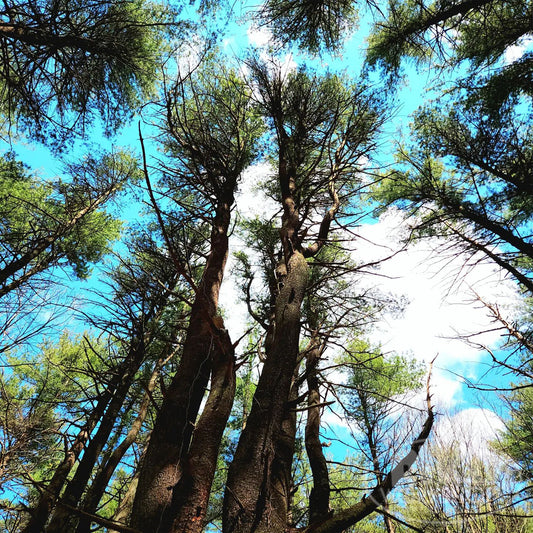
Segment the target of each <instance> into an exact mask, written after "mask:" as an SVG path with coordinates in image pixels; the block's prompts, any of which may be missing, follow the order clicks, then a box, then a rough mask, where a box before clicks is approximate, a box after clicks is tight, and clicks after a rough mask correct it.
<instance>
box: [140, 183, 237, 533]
mask: <svg viewBox="0 0 533 533" xmlns="http://www.w3.org/2000/svg"><path fill="white" fill-rule="evenodd" d="M227 196H228V198H226V199H225V200H224V201H221V202H220V204H219V205H218V207H217V213H216V216H215V220H214V223H213V229H212V232H211V250H210V254H209V256H208V259H207V264H206V267H205V269H204V273H203V276H202V280H201V282H200V284H199V285H198V290H197V293H196V298H195V301H194V304H193V306H192V309H191V317H190V322H189V327H188V330H187V336H186V338H185V343H184V346H183V353H182V355H181V360H180V363H179V366H178V369H177V371H176V374H175V376H174V378H173V380H172V383H171V384H170V386H169V388H168V390H167V391H166V393H165V397H164V399H163V404H162V405H161V408H160V411H159V414H158V417H157V420H156V423H155V426H154V429H153V431H152V437H151V439H150V443H149V445H148V449H147V451H146V456H145V460H144V462H143V465H142V467H141V471H140V475H139V485H138V487H137V494H136V496H135V502H134V505H133V512H132V517H131V525H132V526H133V527H135V528H136V529H139V530H140V531H146V532H152V531H154V530H157V531H159V532H165V531H169V530H170V528H171V527H172V522H173V521H174V518H175V517H176V514H177V511H178V510H177V509H176V508H175V507H174V506H173V505H172V499H173V491H174V489H175V488H176V486H177V484H178V483H179V481H180V479H181V477H182V472H183V465H184V463H185V461H186V459H187V454H188V452H189V446H190V443H191V438H192V434H193V430H194V428H195V424H196V418H197V416H198V412H199V410H200V404H201V402H202V399H203V397H204V394H205V390H206V387H207V384H208V381H209V376H210V373H211V368H212V364H213V358H214V357H216V356H217V354H220V353H221V352H222V353H224V340H223V339H224V336H225V335H227V333H226V331H225V330H224V329H223V324H222V321H221V319H220V317H217V316H216V313H217V308H218V295H219V291H220V285H221V283H222V278H223V275H224V267H225V265H226V259H227V255H228V230H229V224H230V216H231V205H232V203H233V194H232V192H231V193H229V194H228V195H227Z"/></svg>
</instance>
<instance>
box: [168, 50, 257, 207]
mask: <svg viewBox="0 0 533 533" xmlns="http://www.w3.org/2000/svg"><path fill="white" fill-rule="evenodd" d="M166 105H167V109H168V111H167V112H168V130H167V131H168V136H167V141H166V146H167V150H168V153H169V155H170V156H171V157H172V160H173V161H172V163H171V164H172V166H173V168H174V169H175V170H174V171H173V172H172V174H171V175H170V176H169V178H170V179H169V180H167V184H169V185H173V187H176V186H177V185H178V184H179V185H178V187H185V188H186V190H187V191H190V192H191V193H192V194H194V195H198V194H199V195H200V196H201V197H203V198H204V199H210V200H213V199H215V198H220V194H221V193H222V192H223V191H225V190H226V189H227V192H226V193H225V194H226V195H227V194H229V193H230V191H231V194H232V191H233V189H234V188H235V183H236V181H237V179H238V178H239V177H240V174H241V173H242V171H243V170H244V169H245V168H246V167H247V166H248V165H249V164H250V163H251V162H252V161H253V160H254V159H255V157H256V156H257V148H258V140H259V138H260V137H261V135H262V134H263V132H264V124H263V121H262V119H261V117H260V115H259V114H258V112H257V107H256V106H255V105H253V102H252V99H251V92H250V88H249V87H248V85H247V84H246V83H245V81H244V80H243V79H242V78H241V77H240V76H239V75H238V74H237V73H236V72H235V71H234V70H232V69H230V68H228V67H226V66H225V63H224V60H222V59H221V57H220V56H219V55H217V54H216V53H212V54H210V55H209V56H208V57H206V58H205V59H204V60H203V61H202V64H201V65H200V66H199V67H198V68H197V69H196V70H194V71H193V72H191V73H190V75H186V76H184V77H183V78H178V80H177V81H176V83H175V84H174V87H173V89H172V90H171V91H170V92H169V95H168V96H167V103H166ZM176 178H177V179H176ZM204 202H205V200H204Z"/></svg>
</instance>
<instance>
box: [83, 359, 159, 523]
mask: <svg viewBox="0 0 533 533" xmlns="http://www.w3.org/2000/svg"><path fill="white" fill-rule="evenodd" d="M168 359H169V358H165V359H160V360H159V361H158V362H157V364H156V366H155V368H154V371H153V372H152V375H151V377H150V380H149V381H148V385H147V386H146V393H145V395H144V397H143V399H142V402H141V405H140V406H139V412H138V414H137V418H136V419H135V420H134V422H133V424H132V425H131V427H130V430H129V431H128V434H127V435H126V436H125V437H124V439H123V440H122V442H121V443H120V444H119V445H118V446H117V447H116V448H115V449H114V450H113V452H112V453H111V455H110V456H109V458H108V459H107V461H106V462H105V464H104V465H102V468H101V469H100V470H99V471H98V473H97V474H96V476H95V478H94V480H93V482H92V484H91V487H90V488H89V490H88V492H87V496H86V497H85V500H84V502H83V510H84V511H85V512H86V513H88V514H96V511H97V509H98V504H99V503H100V500H101V499H102V497H103V495H104V493H105V489H106V487H107V485H108V483H109V480H110V479H111V476H112V475H113V473H114V471H115V470H116V468H117V466H118V465H119V463H120V461H121V460H122V458H123V457H124V454H125V453H126V452H127V450H128V449H129V447H130V446H131V445H132V444H133V443H134V442H135V439H136V438H137V435H138V434H139V431H140V430H141V427H142V424H143V422H144V419H145V418H146V415H147V413H148V408H149V407H150V402H151V401H152V400H151V393H152V392H153V390H154V389H155V387H156V385H157V378H158V377H159V373H160V371H161V368H162V367H163V365H164V364H165V363H166V362H167V361H168ZM121 518H122V519H124V518H125V517H121ZM90 529H91V521H90V520H86V519H83V518H82V519H80V522H79V524H78V528H77V529H76V533H89V531H90Z"/></svg>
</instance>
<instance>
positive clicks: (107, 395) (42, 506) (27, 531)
mask: <svg viewBox="0 0 533 533" xmlns="http://www.w3.org/2000/svg"><path fill="white" fill-rule="evenodd" d="M112 393H113V391H112V389H111V388H108V389H107V390H106V391H105V392H104V393H103V394H102V395H101V396H100V398H99V400H98V403H97V404H96V408H95V409H94V410H93V411H92V412H91V414H90V416H89V419H88V420H87V422H86V424H85V426H84V427H83V428H82V429H81V430H80V432H79V433H78V435H77V436H76V438H75V440H74V442H73V443H72V445H71V447H70V448H69V449H68V451H67V452H66V453H65V458H64V459H63V461H62V462H61V464H60V465H59V466H58V467H57V468H56V470H55V472H54V475H53V476H52V479H51V480H50V483H48V485H47V486H46V487H45V488H44V489H43V491H42V493H41V496H40V498H39V501H38V502H37V505H36V506H35V507H34V508H33V509H32V510H30V514H31V518H30V520H29V522H28V523H27V524H26V526H25V527H24V529H23V530H22V533H42V531H43V530H44V525H45V524H46V521H47V520H48V517H49V515H50V512H51V511H52V509H53V507H54V505H55V503H56V500H57V498H58V497H59V494H60V492H61V490H62V488H63V485H64V484H65V482H66V480H67V477H68V475H69V474H70V471H71V470H72V467H73V466H74V464H75V463H76V460H77V458H78V456H79V455H80V453H81V452H82V450H83V449H84V447H85V444H86V442H87V440H88V439H89V436H90V435H91V433H92V431H93V429H94V428H95V427H96V425H97V424H98V422H99V420H100V418H101V417H102V416H103V414H104V412H105V409H106V407H107V404H108V403H109V401H110V399H111V396H112Z"/></svg>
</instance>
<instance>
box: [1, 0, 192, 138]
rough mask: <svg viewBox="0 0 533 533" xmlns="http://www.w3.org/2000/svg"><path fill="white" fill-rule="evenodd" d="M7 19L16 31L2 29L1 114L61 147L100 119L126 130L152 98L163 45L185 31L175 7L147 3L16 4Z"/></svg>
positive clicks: (55, 0)
mask: <svg viewBox="0 0 533 533" xmlns="http://www.w3.org/2000/svg"><path fill="white" fill-rule="evenodd" d="M2 16H3V17H5V18H6V19H7V20H8V21H9V24H11V25H12V26H9V24H6V25H4V26H3V28H2V31H1V34H2V38H3V42H4V44H5V46H3V47H2V52H1V54H0V65H1V68H0V101H1V103H2V110H3V112H4V114H5V115H6V116H7V117H8V118H9V119H12V118H13V119H15V120H16V121H18V122H17V126H18V127H23V128H25V129H26V130H27V131H29V132H30V133H31V134H32V135H34V136H36V137H37V138H38V139H40V140H41V141H44V142H47V143H49V144H52V145H56V147H57V146H61V145H62V144H63V143H64V141H65V140H68V139H69V138H71V137H72V128H75V129H76V130H78V131H80V130H81V131H82V132H84V131H85V128H86V126H88V125H89V124H90V123H91V122H92V119H93V118H94V117H95V116H97V115H99V116H100V117H102V119H103V121H104V125H105V129H106V131H107V133H111V132H113V131H115V129H116V128H117V127H118V126H120V125H121V124H123V123H124V121H125V120H126V119H128V118H129V117H130V116H131V113H132V111H133V110H135V109H137V108H138V107H139V105H140V104H142V103H144V102H145V101H146V99H147V98H149V97H150V96H152V95H153V94H154V89H155V82H156V80H157V79H158V77H159V76H158V70H159V68H160V64H161V62H162V54H163V52H164V50H165V48H166V46H167V45H166V41H167V39H169V37H171V36H172V35H173V34H174V33H175V31H176V30H181V29H182V27H181V26H180V25H179V24H178V22H177V13H176V12H175V11H174V10H173V9H171V8H170V7H168V6H167V5H163V4H157V3H153V2H150V1H145V0H126V1H122V2H112V1H108V0H95V1H93V2H85V1H77V0H76V1H71V0H50V1H46V2H40V1H36V0H19V1H17V2H15V4H14V5H11V7H10V8H6V9H5V11H4V12H3V13H2ZM57 125H59V126H62V127H68V128H69V129H68V130H62V129H61V128H60V129H57V127H56V126H57Z"/></svg>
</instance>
